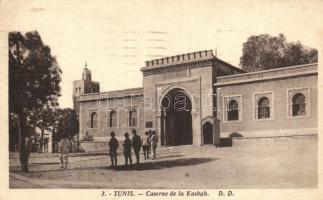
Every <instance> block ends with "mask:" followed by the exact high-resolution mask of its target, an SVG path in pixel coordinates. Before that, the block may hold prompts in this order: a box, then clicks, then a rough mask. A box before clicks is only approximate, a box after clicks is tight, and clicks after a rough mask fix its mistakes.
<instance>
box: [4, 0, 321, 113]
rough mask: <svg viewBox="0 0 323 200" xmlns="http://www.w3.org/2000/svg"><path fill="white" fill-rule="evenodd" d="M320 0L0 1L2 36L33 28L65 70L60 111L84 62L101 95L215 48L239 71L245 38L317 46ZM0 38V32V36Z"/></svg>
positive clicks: (68, 102)
mask: <svg viewBox="0 0 323 200" xmlns="http://www.w3.org/2000/svg"><path fill="white" fill-rule="evenodd" d="M322 5H323V1H319V0H317V1H316V0H312V1H311V0H308V1H296V0H294V1H288V0H285V1H279V0H264V1H261V2H260V1H254V0H249V1H244V0H239V1H238V0H226V1H224V0H223V1H211V0H185V1H184V0H177V1H171V0H163V1H161V0H154V1H153V0H151V1H148V0H140V1H139V0H138V1H137V0H132V1H130V0H119V1H112V0H111V1H103V0H83V1H74V0H69V1H68V0H66V1H61V0H56V1H49V0H42V1H40V0H39V1H38V0H37V1H28V0H26V1H6V0H5V1H4V0H3V1H1V0H0V23H1V27H0V29H1V32H2V33H4V32H8V31H21V32H27V31H32V30H37V31H38V32H39V33H40V35H41V37H42V40H43V42H44V43H45V44H46V45H48V46H49V47H50V48H51V50H52V55H54V56H56V57H57V60H58V63H59V65H60V67H61V69H62V71H63V74H62V82H61V87H62V91H61V93H62V96H61V97H60V98H59V103H60V106H61V107H72V106H73V105H72V89H73V88H72V87H73V81H74V80H78V79H81V75H82V69H83V67H84V63H85V61H86V62H87V65H88V68H89V69H90V70H91V71H92V79H93V80H95V81H99V82H100V84H101V85H100V86H101V91H109V90H116V89H125V88H131V87H141V86H142V73H141V72H140V68H141V67H144V62H145V61H146V60H151V59H156V58H160V57H164V56H172V55H177V54H182V53H188V52H194V51H201V50H209V49H212V50H215V49H216V52H217V57H218V58H220V59H222V60H224V61H226V62H228V63H230V64H232V65H234V66H239V58H240V56H241V54H242V44H243V43H244V42H245V41H246V40H247V38H248V37H249V36H251V35H257V34H264V33H268V34H271V35H275V36H277V35H278V34H279V33H283V34H284V35H285V36H286V38H287V41H289V42H296V41H298V40H299V41H300V42H301V43H302V44H304V45H306V46H310V47H316V48H318V44H317V40H318V38H319V37H320V36H321V35H322V33H323V32H322V22H321V21H322V15H318V14H319V13H321V11H322V7H323V6H322ZM2 35H3V34H2Z"/></svg>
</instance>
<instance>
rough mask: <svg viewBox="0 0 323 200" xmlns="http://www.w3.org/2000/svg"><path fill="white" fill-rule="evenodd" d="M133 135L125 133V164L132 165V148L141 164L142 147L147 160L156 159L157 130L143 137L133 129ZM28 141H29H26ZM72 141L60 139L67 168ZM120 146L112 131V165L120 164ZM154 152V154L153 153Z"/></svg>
mask: <svg viewBox="0 0 323 200" xmlns="http://www.w3.org/2000/svg"><path fill="white" fill-rule="evenodd" d="M132 134H133V137H132V139H130V138H129V133H127V132H126V133H125V134H124V137H125V139H124V141H123V155H124V157H125V166H128V163H129V164H130V166H132V156H131V149H132V148H133V150H134V155H135V157H136V163H137V164H139V161H140V150H141V148H142V150H143V154H144V158H145V160H146V159H148V158H150V157H151V158H152V159H155V158H156V149H157V144H158V136H157V135H156V132H155V131H151V130H149V131H146V132H145V134H144V136H143V137H142V138H141V137H140V136H139V135H137V131H136V129H133V130H132ZM26 142H27V141H26ZM71 147H72V146H71V142H70V140H69V138H68V137H66V136H64V137H63V138H62V139H61V140H60V147H59V150H60V153H61V154H60V161H61V165H62V166H61V168H64V169H66V168H67V164H68V153H69V152H70V151H71ZM118 147H119V142H118V140H117V138H116V137H115V133H114V132H113V131H112V132H111V138H110V141H109V156H110V158H111V167H113V168H115V167H117V166H118V164H117V162H118V158H117V149H118ZM151 154H152V155H151Z"/></svg>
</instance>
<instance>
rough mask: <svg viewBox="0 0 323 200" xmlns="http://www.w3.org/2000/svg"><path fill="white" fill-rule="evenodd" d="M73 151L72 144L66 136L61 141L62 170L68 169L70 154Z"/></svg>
mask: <svg viewBox="0 0 323 200" xmlns="http://www.w3.org/2000/svg"><path fill="white" fill-rule="evenodd" d="M70 151H71V142H70V140H69V139H68V137H67V135H64V136H63V138H62V139H61V141H60V152H61V155H60V160H61V164H62V166H61V168H64V169H66V168H67V163H68V153H70Z"/></svg>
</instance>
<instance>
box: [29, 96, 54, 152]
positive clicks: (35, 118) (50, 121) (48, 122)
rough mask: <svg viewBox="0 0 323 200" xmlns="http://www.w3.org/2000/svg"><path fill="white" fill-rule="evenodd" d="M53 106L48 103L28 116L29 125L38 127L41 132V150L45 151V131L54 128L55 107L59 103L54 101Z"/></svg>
mask: <svg viewBox="0 0 323 200" xmlns="http://www.w3.org/2000/svg"><path fill="white" fill-rule="evenodd" d="M52 104H54V105H49V104H48V103H46V104H45V105H44V106H42V107H40V108H38V109H36V110H32V111H31V112H29V114H28V123H29V124H31V125H33V126H34V127H38V128H39V129H40V131H41V136H40V150H41V151H42V150H43V143H44V132H45V130H48V131H51V130H52V127H53V125H54V123H55V107H56V106H57V105H58V103H55V101H52Z"/></svg>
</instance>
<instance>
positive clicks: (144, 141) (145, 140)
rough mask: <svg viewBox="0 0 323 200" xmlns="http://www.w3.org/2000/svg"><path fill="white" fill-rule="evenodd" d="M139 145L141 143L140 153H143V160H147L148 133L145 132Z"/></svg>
mask: <svg viewBox="0 0 323 200" xmlns="http://www.w3.org/2000/svg"><path fill="white" fill-rule="evenodd" d="M141 143H142V151H143V152H144V157H145V160H147V158H149V155H148V152H149V146H150V145H149V143H150V142H149V132H148V131H146V132H145V135H144V136H143V137H142V139H141Z"/></svg>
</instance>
